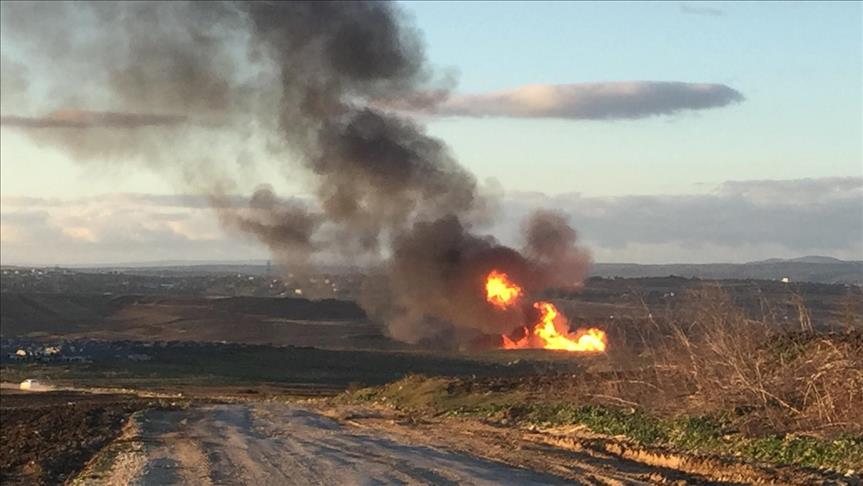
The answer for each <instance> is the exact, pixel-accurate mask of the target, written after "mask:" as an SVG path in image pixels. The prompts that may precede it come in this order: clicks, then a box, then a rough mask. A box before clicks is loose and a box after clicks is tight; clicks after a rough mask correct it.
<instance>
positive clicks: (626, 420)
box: [339, 375, 863, 471]
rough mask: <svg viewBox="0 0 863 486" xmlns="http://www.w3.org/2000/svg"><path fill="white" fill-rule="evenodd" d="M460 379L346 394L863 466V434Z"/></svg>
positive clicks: (819, 464) (439, 410) (802, 462)
mask: <svg viewBox="0 0 863 486" xmlns="http://www.w3.org/2000/svg"><path fill="white" fill-rule="evenodd" d="M459 385H460V384H459V383H458V382H457V381H456V380H453V379H446V378H439V377H437V378H425V377H422V376H417V375H413V376H408V377H406V378H404V379H402V380H399V381H397V382H394V383H390V384H388V385H384V386H381V387H375V388H364V389H360V390H355V391H353V392H350V393H348V394H345V395H343V396H342V397H340V398H339V400H342V401H346V402H363V403H377V404H383V405H388V406H391V407H393V408H396V409H399V410H403V411H408V412H415V413H428V414H433V415H443V416H467V417H475V418H481V419H485V420H491V421H494V422H496V423H500V424H504V425H517V426H524V427H526V426H540V427H551V426H561V425H581V426H584V427H586V428H587V429H589V430H591V431H593V432H596V433H599V434H604V435H609V436H623V437H626V438H627V439H629V440H632V441H634V442H636V443H638V444H640V445H644V446H659V447H665V448H670V449H672V450H677V451H682V452H688V453H705V454H719V455H725V456H735V457H739V458H742V459H746V460H751V461H758V462H764V463H770V464H794V465H798V466H806V467H815V468H827V469H835V470H839V471H846V470H848V469H857V470H859V469H860V468H861V467H863V438H861V437H840V438H837V439H833V440H831V439H820V438H814V437H804V436H794V435H786V436H776V435H769V436H763V437H747V436H743V435H741V434H739V433H736V432H734V431H733V430H732V429H733V427H732V426H731V419H730V417H728V416H721V415H706V416H705V415H697V416H679V417H673V418H660V417H655V416H652V415H650V414H649V413H646V412H644V411H641V410H638V409H632V408H629V409H627V408H618V407H609V406H602V405H593V404H577V403H570V402H564V401H554V402H546V401H544V400H543V399H542V397H541V396H534V395H531V394H530V393H528V392H526V391H524V390H509V391H503V392H494V391H470V390H467V389H466V388H465V387H463V386H459Z"/></svg>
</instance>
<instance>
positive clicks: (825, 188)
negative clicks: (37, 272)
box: [0, 2, 863, 262]
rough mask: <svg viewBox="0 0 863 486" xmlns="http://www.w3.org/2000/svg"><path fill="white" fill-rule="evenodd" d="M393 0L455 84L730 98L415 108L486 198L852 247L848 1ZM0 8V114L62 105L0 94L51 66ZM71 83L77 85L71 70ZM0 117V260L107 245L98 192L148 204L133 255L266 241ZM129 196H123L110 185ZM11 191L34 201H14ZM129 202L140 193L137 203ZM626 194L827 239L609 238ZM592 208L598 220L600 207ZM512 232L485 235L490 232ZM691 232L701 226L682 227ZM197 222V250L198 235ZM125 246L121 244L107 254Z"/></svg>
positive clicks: (597, 226) (623, 245)
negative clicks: (677, 107) (490, 109)
mask: <svg viewBox="0 0 863 486" xmlns="http://www.w3.org/2000/svg"><path fill="white" fill-rule="evenodd" d="M401 5H402V7H403V9H404V11H405V12H406V13H407V15H408V16H409V17H410V18H411V20H412V21H413V24H414V26H415V27H416V28H417V30H418V31H420V32H421V36H422V38H423V39H424V43H425V48H426V54H427V57H428V59H429V61H430V62H431V63H432V65H433V66H434V67H435V68H436V69H437V72H438V74H439V75H440V74H442V75H445V74H446V73H453V74H454V79H455V85H454V89H453V95H454V96H456V97H459V96H469V95H484V94H487V93H492V92H510V91H512V90H516V89H518V88H519V87H522V86H525V85H531V84H540V85H570V84H578V83H617V82H642V81H660V82H682V83H709V84H711V85H720V86H725V87H728V88H730V89H733V90H735V91H736V92H738V93H740V94H741V95H742V96H743V97H744V98H745V99H744V100H743V101H740V102H733V103H727V104H723V105H722V106H715V107H709V108H703V109H690V110H682V111H676V112H674V113H673V114H661V115H656V116H647V117H640V118H635V119H625V118H624V119H622V118H612V119H605V120H586V119H561V118H543V117H540V118H519V117H513V116H502V117H501V116H485V117H477V116H448V117H444V116H437V117H436V116H422V115H420V119H421V120H422V121H423V122H425V123H427V128H428V131H429V132H430V133H431V134H433V135H435V136H437V137H439V138H441V139H442V140H444V141H445V142H446V143H447V144H448V145H449V146H450V148H451V150H452V153H453V154H454V155H455V156H456V158H457V159H458V160H459V162H460V163H461V164H463V165H464V166H465V167H466V168H467V169H468V170H469V171H471V172H473V173H474V174H475V175H476V177H477V178H478V179H479V180H480V181H481V183H482V184H485V185H489V186H491V187H499V188H502V190H503V191H504V194H505V196H506V200H505V202H504V204H503V205H502V206H503V207H504V208H518V211H522V210H523V209H524V208H525V207H527V206H529V205H530V204H532V203H536V202H537V201H541V203H542V204H552V205H557V206H559V207H562V208H565V209H566V210H568V211H570V212H571V214H573V215H574V216H573V218H574V219H575V221H574V222H575V223H576V225H578V223H579V221H581V222H582V223H583V226H584V228H586V233H585V232H583V233H582V236H583V238H584V240H585V241H586V242H587V244H588V245H592V246H591V248H592V250H593V252H594V254H595V255H597V258H598V259H599V260H603V261H643V262H666V261H720V260H721V261H746V260H755V259H759V258H769V257H774V256H778V257H783V256H785V257H794V256H799V255H801V254H809V253H820V254H828V255H833V256H838V257H840V258H850V259H861V258H863V135H861V133H863V89H861V86H863V11H861V3H860V2H737V3H722V2H693V3H685V2H683V3H681V2H662V3H648V2H611V3H599V2H597V3H593V2H571V3H567V2H553V3H552V2H465V3H458V2H401ZM7 7H8V5H4V9H5V8H7ZM4 17H5V18H6V20H4V29H3V31H2V34H0V35H2V43H0V45H2V51H3V85H4V94H3V97H2V105H3V109H2V112H3V113H2V114H3V116H4V117H7V116H18V115H23V116H37V115H38V116H41V115H44V114H45V113H47V112H49V111H51V110H57V109H62V108H70V107H69V106H65V105H62V104H57V103H56V102H55V101H54V100H53V99H52V98H51V96H50V93H52V92H51V90H50V89H47V88H46V89H35V88H34V89H31V91H30V95H31V97H32V98H33V99H26V96H24V95H19V94H9V93H11V91H8V92H7V89H6V88H7V87H8V86H12V85H13V84H14V80H15V79H17V77H16V76H17V75H18V74H19V71H20V72H23V73H25V74H26V75H28V76H30V77H31V79H30V80H29V82H30V86H31V87H39V86H51V83H52V82H54V81H55V77H56V76H48V75H46V74H45V73H52V74H55V75H56V73H54V72H53V71H52V70H51V69H53V60H52V59H50V58H47V64H43V65H42V68H39V65H38V60H37V59H30V58H27V57H26V56H24V55H22V52H25V49H24V48H23V47H22V46H24V45H26V44H27V42H28V41H29V40H31V39H28V37H27V36H28V35H29V36H31V38H32V39H37V38H39V36H43V35H44V32H42V31H34V32H31V33H27V32H26V31H23V30H18V31H17V32H16V34H17V35H19V36H18V37H13V33H11V32H12V29H10V28H8V27H9V26H8V25H7V24H6V22H13V20H14V16H13V15H4ZM10 19H13V20H10ZM9 25H11V24H9ZM21 32H23V34H21ZM13 60H14V62H13ZM45 66H49V68H45ZM78 85H80V86H82V87H87V80H86V79H85V80H79V84H78ZM10 90H11V88H10ZM33 93H39V95H38V96H33ZM36 98H38V99H36ZM34 106H36V107H38V109H33V107H34ZM21 107H25V108H23V109H24V110H25V111H20V110H21V109H22V108H21ZM80 108H84V109H87V108H88V107H86V106H84V107H80ZM26 109H30V111H29V112H28V111H26ZM103 109H104V108H103ZM34 110H35V111H34ZM576 118H577V117H576ZM0 132H2V138H0V160H2V164H0V195H2V196H3V198H4V207H3V212H2V216H3V221H2V226H3V231H2V233H0V236H2V238H3V245H4V246H3V249H4V252H3V253H5V254H6V255H4V262H5V261H8V260H9V258H10V257H9V255H13V256H14V259H17V260H20V261H24V260H28V259H29V260H28V261H33V260H34V258H37V257H35V256H34V255H38V254H44V253H45V252H46V251H48V250H46V248H44V247H39V246H38V245H36V244H35V243H34V238H36V237H37V236H39V237H40V238H42V240H45V239H46V238H48V237H49V236H50V235H55V236H56V237H57V238H61V239H62V238H67V237H68V238H72V240H75V244H78V243H80V244H81V245H83V246H81V247H80V248H79V247H77V246H74V245H71V244H70V246H68V248H73V247H74V248H79V250H80V255H79V256H73V257H71V258H72V259H73V260H74V259H76V258H77V259H78V260H80V261H95V260H97V259H98V258H100V255H105V254H106V253H105V251H106V248H108V246H106V245H107V244H108V243H106V242H110V241H115V242H116V241H125V240H122V239H120V240H117V239H116V238H115V239H113V240H112V238H114V237H115V236H116V235H113V236H112V234H111V231H112V229H111V228H113V227H116V226H117V225H116V224H115V223H116V222H117V221H118V219H117V218H119V216H117V215H116V214H114V213H113V212H112V209H111V208H110V207H107V206H100V207H97V206H98V205H95V206H94V204H95V203H94V201H98V200H100V198H102V199H104V201H106V203H105V204H106V205H110V204H113V203H109V201H116V200H120V201H122V204H120V205H122V207H123V211H124V213H123V214H133V213H134V214H139V215H140V216H141V218H144V219H147V218H150V219H148V220H147V222H146V224H144V223H142V224H143V226H142V228H143V229H142V228H138V229H130V228H129V227H128V226H123V228H124V229H123V231H124V232H125V234H128V233H130V232H131V233H135V234H144V235H147V237H146V238H144V239H143V240H142V241H146V242H147V243H146V245H144V246H142V247H141V248H140V249H138V250H135V251H136V252H137V253H136V255H138V256H137V257H130V258H131V259H135V260H146V259H149V258H160V259H162V258H166V257H165V255H163V254H161V253H159V254H156V253H152V252H150V253H148V250H147V248H153V247H156V246H158V245H159V243H158V242H159V241H162V240H159V238H161V237H163V236H164V235H169V236H170V238H169V240H170V242H168V243H165V246H164V248H163V250H165V251H168V253H169V254H174V253H172V252H181V253H182V251H186V252H188V253H189V255H191V256H196V255H205V258H228V257H230V256H231V255H236V256H237V257H238V258H242V257H246V256H248V257H255V258H258V257H263V256H265V250H263V249H262V248H260V247H256V246H254V245H251V246H249V244H248V242H243V243H242V244H239V243H238V245H240V246H236V247H235V246H231V244H229V243H225V241H223V239H224V237H225V236H224V235H222V236H219V235H220V234H221V233H220V232H219V231H218V224H217V222H216V221H215V218H214V217H213V215H212V214H209V213H206V212H204V213H200V214H199V213H198V212H197V211H198V209H199V208H197V207H195V208H194V210H195V214H194V215H193V216H189V217H188V218H186V220H185V221H186V223H183V222H180V221H179V220H178V221H174V222H173V223H171V225H168V226H165V227H156V226H154V225H155V223H153V221H154V219H152V218H151V216H152V215H153V214H154V212H156V213H158V212H159V211H166V210H165V209H164V208H166V207H168V208H171V209H170V211H172V212H171V214H180V213H182V212H183V211H187V210H189V211H191V209H190V208H188V207H185V206H183V204H182V203H178V205H176V206H172V205H167V206H166V205H165V204H164V203H163V201H162V200H159V201H160V202H159V203H158V204H156V203H151V202H147V201H151V199H148V198H149V197H150V196H153V195H177V194H179V193H183V192H185V191H187V190H188V188H187V187H183V186H182V184H178V183H177V181H176V177H165V174H164V173H161V172H160V171H158V170H155V171H154V170H152V168H148V167H142V166H135V165H131V164H125V163H114V164H107V165H105V164H93V163H89V162H88V161H81V160H73V158H72V157H71V156H70V155H69V154H68V153H67V152H65V151H64V150H62V149H61V148H60V147H58V146H57V145H52V144H45V143H40V142H39V141H38V140H36V139H34V138H32V137H30V136H29V135H30V134H29V133H28V131H27V130H21V129H18V128H16V127H10V126H6V125H4V126H3V128H2V129H0ZM255 155H260V156H266V155H262V153H257V152H256V153H255ZM729 181H742V182H741V184H736V183H733V182H732V183H729ZM261 182H268V183H271V184H273V186H275V188H276V190H277V191H278V192H279V193H280V194H281V195H285V196H288V195H300V196H302V195H306V193H307V192H308V188H309V187H310V186H309V183H308V180H307V179H304V178H303V177H301V176H295V175H294V174H293V173H290V174H285V172H284V171H283V170H280V169H278V168H276V167H273V166H272V165H269V166H268V165H266V164H263V165H261V166H258V167H256V168H255V169H254V170H251V169H250V170H249V171H248V172H246V173H245V175H244V176H243V177H242V178H238V179H237V180H236V187H234V188H233V190H235V191H236V192H238V193H244V194H248V193H249V192H250V191H251V190H253V188H254V187H255V186H256V185H257V184H259V183H261ZM741 187H745V188H746V189H745V190H741V189H740V188H741ZM129 193H135V194H138V195H139V196H140V197H132V198H130V197H127V196H123V195H124V194H129ZM640 196H647V197H649V198H651V199H649V200H646V199H640V198H639V197H640ZM23 197H27V198H36V199H38V200H39V201H41V202H39V203H35V204H31V203H33V201H31V200H29V199H22V198H23ZM118 198H119V199H118ZM57 200H61V201H67V202H68V204H67V205H66V206H67V207H66V208H65V209H58V208H57V205H56V204H55V203H56V201H57ZM22 201H23V202H22ZM52 201H53V202H52ZM129 201H133V202H134V204H133V203H130V202H129ZM531 201H532V203H531ZM645 201H649V204H645ZM795 201H796V202H795ZM118 204H119V203H118ZM135 204H138V205H140V207H137V209H135V208H134V207H133V206H134V205H135ZM61 206H62V205H61ZM637 206H647V207H656V208H661V211H662V212H663V213H662V215H661V217H660V215H657V217H656V221H657V222H659V221H662V224H672V223H673V221H675V219H680V220H686V221H687V224H689V225H692V224H697V222H698V221H699V217H698V216H697V215H696V216H693V215H692V214H691V213H690V212H688V209H687V208H690V207H693V206H694V207H707V208H711V209H710V211H712V212H713V214H714V215H718V216H716V217H714V218H705V221H707V222H705V224H710V225H716V224H717V222H722V224H729V226H734V228H731V229H730V230H729V233H728V235H738V234H741V232H742V233H744V234H750V233H752V231H749V229H753V228H761V229H763V228H765V222H764V221H760V220H757V219H754V218H755V217H754V216H750V217H749V219H747V214H749V215H751V214H754V213H758V214H761V215H763V217H766V215H771V217H773V216H775V215H779V214H782V215H785V214H790V215H791V216H789V217H788V219H784V217H783V221H793V220H795V218H797V219H799V220H800V221H810V220H811V222H812V223H813V224H816V223H818V224H820V226H819V228H820V230H819V231H824V232H826V233H830V234H833V235H834V237H833V238H832V239H831V238H823V239H812V238H809V237H808V236H807V235H806V234H804V233H805V228H804V227H803V226H802V225H801V229H800V230H799V234H797V235H796V236H795V234H794V233H793V232H792V233H788V232H787V231H786V230H785V229H784V227H777V228H776V229H775V231H772V232H771V231H759V232H758V233H759V234H761V236H759V238H755V239H751V240H749V241H746V242H744V243H741V244H740V245H735V244H734V243H733V241H734V239H733V238H731V237H730V236H729V237H726V236H728V235H716V234H715V233H714V232H712V231H707V230H705V231H704V232H703V235H704V236H703V239H702V240H698V239H697V238H695V237H690V236H688V235H686V234H684V233H685V232H681V231H680V230H681V229H680V228H669V231H667V232H665V233H663V234H668V235H677V236H668V237H667V238H665V239H663V237H661V236H659V235H651V236H650V238H647V237H642V236H640V235H631V240H626V241H619V240H621V239H625V238H626V236H625V233H626V232H625V231H624V232H623V233H624V234H623V235H622V234H621V231H620V226H621V225H626V224H632V225H635V223H639V224H640V223H642V222H641V221H633V220H631V219H630V216H629V215H630V214H632V211H631V208H633V207H637ZM815 206H817V208H816V209H812V208H813V207H815ZM112 207H113V206H112ZM118 207H119V206H118ZM34 208H37V209H34ZM154 208H156V209H154ZM584 208H590V211H594V212H593V213H588V212H587V210H586V209H584ZM753 208H756V209H755V210H753ZM34 211H35V212H34ZM63 211H66V213H63ZM513 211H516V210H515V209H513ZM657 211H659V209H657ZM136 212H137V213H136ZM522 212H523V211H522ZM603 212H608V213H609V214H613V215H616V216H614V218H609V219H608V220H604V219H603V218H602V217H601V215H602V214H603ZM61 213H62V214H61ZM159 214H162V213H159ZM676 214H679V215H680V217H679V218H675V215H676ZM833 216H835V218H834V217H833ZM857 216H859V218H858V217H857ZM640 217H644V218H648V216H645V215H644V214H641V216H640ZM100 218H101V219H100ZM178 218H179V216H178ZM807 218H809V219H808V220H807ZM121 219H122V218H121ZM180 219H183V218H180ZM824 221H829V222H832V223H831V224H834V225H835V228H836V230H835V231H831V230H830V227H829V226H824V225H823V224H822V223H824ZM109 222H110V223H111V224H108V223H109ZM729 222H730V223H729ZM28 224H29V225H31V226H32V227H30V226H27V225H28ZM657 224H659V223H657ZM39 225H42V226H39ZM112 225H113V226H112ZM184 225H186V226H184ZM735 225H736V226H735ZM648 226H649V225H648ZM514 227H516V225H515V224H511V225H509V226H507V225H503V226H502V227H500V228H498V230H499V232H500V233H501V234H502V235H506V234H510V233H513V228H514ZM849 228H850V229H849ZM136 231H137V232H138V233H136ZM151 231H154V232H155V233H152V234H151V233H149V232H151ZM692 234H693V235H698V234H702V233H699V231H698V229H697V228H693V233H692ZM770 234H775V235H780V234H781V236H770ZM82 235H83V236H82ZM100 235H103V236H100ZM160 235H162V236H160ZM201 235H206V238H205V239H206V242H210V243H212V246H211V247H210V246H207V245H208V244H210V243H206V242H205V243H206V244H205V243H201V241H198V240H200V239H201V238H204V237H202V236H201ZM198 237H200V238H198ZM196 238H197V239H196ZM613 239H617V240H616V241H614V242H612V240H613ZM70 241H71V240H70ZM184 242H185V243H184ZM190 242H192V243H190ZM100 245H102V246H100ZM171 245H173V246H171ZM183 245H186V246H183ZM202 245H203V246H202ZM115 247H116V248H123V247H122V245H120V246H116V245H115ZM207 248H209V250H208V249H207ZM70 251H71V250H70ZM76 251H78V250H76ZM208 252H209V253H208ZM124 255H125V252H124V251H123V250H121V251H120V253H118V255H117V256H116V258H118V259H122V258H125V257H124ZM111 258H114V257H111ZM127 259H129V258H127ZM228 259H229V258H228Z"/></svg>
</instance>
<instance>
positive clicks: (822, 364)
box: [621, 286, 863, 433]
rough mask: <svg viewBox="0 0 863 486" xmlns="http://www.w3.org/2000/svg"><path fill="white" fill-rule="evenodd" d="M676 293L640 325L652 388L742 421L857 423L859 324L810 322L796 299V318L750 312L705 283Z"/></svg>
mask: <svg viewBox="0 0 863 486" xmlns="http://www.w3.org/2000/svg"><path fill="white" fill-rule="evenodd" d="M685 302H686V303H685V305H684V306H682V307H681V308H680V309H678V310H677V311H676V315H675V316H674V317H673V318H670V319H667V320H663V321H662V322H661V323H660V322H653V326H652V328H650V329H647V330H646V331H645V337H644V339H643V341H644V342H645V343H649V344H648V347H647V348H646V349H647V350H648V354H649V355H650V359H651V361H652V363H651V365H652V366H651V368H652V370H653V372H652V373H651V374H650V378H651V379H650V381H651V382H652V385H653V386H654V387H655V388H656V389H657V391H658V392H659V393H658V395H657V396H660V397H664V398H665V399H681V398H682V399H684V400H682V401H681V402H680V403H679V404H678V406H682V407H684V408H690V409H693V410H698V411H701V412H730V413H732V414H734V415H736V416H739V417H741V420H740V425H741V426H742V427H746V428H748V429H758V430H769V431H774V432H788V431H802V430H806V431H830V430H841V431H845V432H848V431H851V432H854V433H860V432H861V431H863V333H861V331H860V329H859V328H857V327H856V326H855V325H853V324H852V325H849V326H847V327H846V329H845V330H844V331H843V332H841V333H839V332H818V331H816V330H815V329H814V328H813V326H812V323H811V321H810V319H809V314H808V312H806V309H805V307H804V306H803V305H802V300H800V299H798V300H796V301H793V302H792V304H793V305H795V306H796V307H797V309H798V316H797V318H796V319H793V320H791V321H782V322H779V321H777V320H775V319H774V318H773V316H772V313H769V312H765V313H764V316H763V317H761V318H759V319H753V318H750V317H747V316H746V315H745V314H744V312H743V311H742V310H741V309H740V308H738V307H737V306H736V305H735V304H734V302H732V300H731V298H730V297H729V295H728V294H727V293H726V292H724V291H723V290H722V289H721V288H719V287H715V286H714V287H706V288H703V289H699V290H696V291H693V292H692V293H691V294H690V295H688V296H687V299H686V301H685ZM789 322H791V324H789ZM853 322H856V320H855V321H853ZM621 391H623V392H624V395H626V394H627V392H628V390H621ZM621 398H624V399H625V398H626V397H625V396H624V397H621Z"/></svg>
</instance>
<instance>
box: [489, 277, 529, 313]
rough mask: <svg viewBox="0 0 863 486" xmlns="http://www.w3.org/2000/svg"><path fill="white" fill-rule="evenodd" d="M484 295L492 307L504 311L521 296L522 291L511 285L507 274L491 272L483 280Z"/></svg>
mask: <svg viewBox="0 0 863 486" xmlns="http://www.w3.org/2000/svg"><path fill="white" fill-rule="evenodd" d="M485 295H486V297H485V298H486V300H487V301H488V302H489V303H491V304H492V305H493V306H495V307H498V308H500V309H506V308H507V307H509V306H511V305H512V304H514V303H515V301H516V299H518V298H519V297H520V296H521V295H522V290H521V287H519V286H518V285H516V284H514V283H512V281H511V280H510V279H509V276H508V275H507V274H505V273H503V272H498V271H497V270H492V271H491V273H489V274H488V277H487V278H486V280H485Z"/></svg>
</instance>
